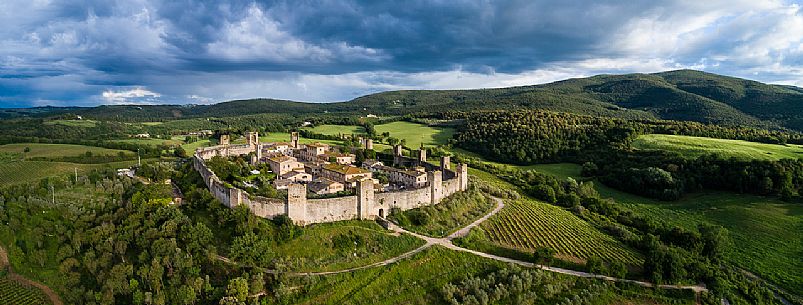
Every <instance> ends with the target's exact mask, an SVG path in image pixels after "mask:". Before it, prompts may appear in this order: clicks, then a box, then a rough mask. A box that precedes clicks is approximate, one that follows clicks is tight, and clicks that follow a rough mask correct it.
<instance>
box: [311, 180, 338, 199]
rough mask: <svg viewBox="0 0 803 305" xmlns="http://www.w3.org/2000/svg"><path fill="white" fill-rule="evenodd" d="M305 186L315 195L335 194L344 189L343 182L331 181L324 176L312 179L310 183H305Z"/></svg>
mask: <svg viewBox="0 0 803 305" xmlns="http://www.w3.org/2000/svg"><path fill="white" fill-rule="evenodd" d="M307 188H308V189H309V191H310V192H312V193H314V194H317V195H324V194H335V193H337V192H342V191H343V190H345V186H344V185H343V183H340V182H337V181H332V180H329V179H326V178H319V179H316V180H315V181H312V183H309V184H307Z"/></svg>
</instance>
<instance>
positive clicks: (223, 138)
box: [218, 134, 229, 145]
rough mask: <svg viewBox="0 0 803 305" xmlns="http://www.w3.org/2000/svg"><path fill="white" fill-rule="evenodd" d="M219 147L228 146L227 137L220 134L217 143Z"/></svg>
mask: <svg viewBox="0 0 803 305" xmlns="http://www.w3.org/2000/svg"><path fill="white" fill-rule="evenodd" d="M218 144H220V145H229V135H227V134H222V135H220V139H219V143H218Z"/></svg>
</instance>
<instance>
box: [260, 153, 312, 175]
mask: <svg viewBox="0 0 803 305" xmlns="http://www.w3.org/2000/svg"><path fill="white" fill-rule="evenodd" d="M268 165H269V166H270V170H271V171H273V173H275V174H276V175H279V176H281V175H284V174H286V173H289V172H292V171H302V172H303V171H304V164H303V163H301V162H298V160H296V158H294V157H290V156H284V155H282V156H276V157H273V158H270V159H268Z"/></svg>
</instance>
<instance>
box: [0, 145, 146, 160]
mask: <svg viewBox="0 0 803 305" xmlns="http://www.w3.org/2000/svg"><path fill="white" fill-rule="evenodd" d="M26 147H28V148H30V149H31V151H30V152H27V153H25V152H24V151H25V148H26ZM0 152H4V153H15V154H24V155H25V158H37V157H43V158H58V157H74V156H80V155H83V154H85V153H86V152H91V153H92V154H93V155H111V156H116V155H117V154H119V153H121V152H122V153H124V154H126V155H133V154H134V152H131V151H127V150H118V149H108V148H102V147H95V146H85V145H73V144H41V143H15V144H6V145H0Z"/></svg>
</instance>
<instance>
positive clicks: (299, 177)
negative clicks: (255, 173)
mask: <svg viewBox="0 0 803 305" xmlns="http://www.w3.org/2000/svg"><path fill="white" fill-rule="evenodd" d="M280 177H281V179H286V180H290V181H293V182H310V181H312V175H310V174H307V173H305V172H304V171H292V172H288V173H285V174H282V175H281V176H280Z"/></svg>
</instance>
